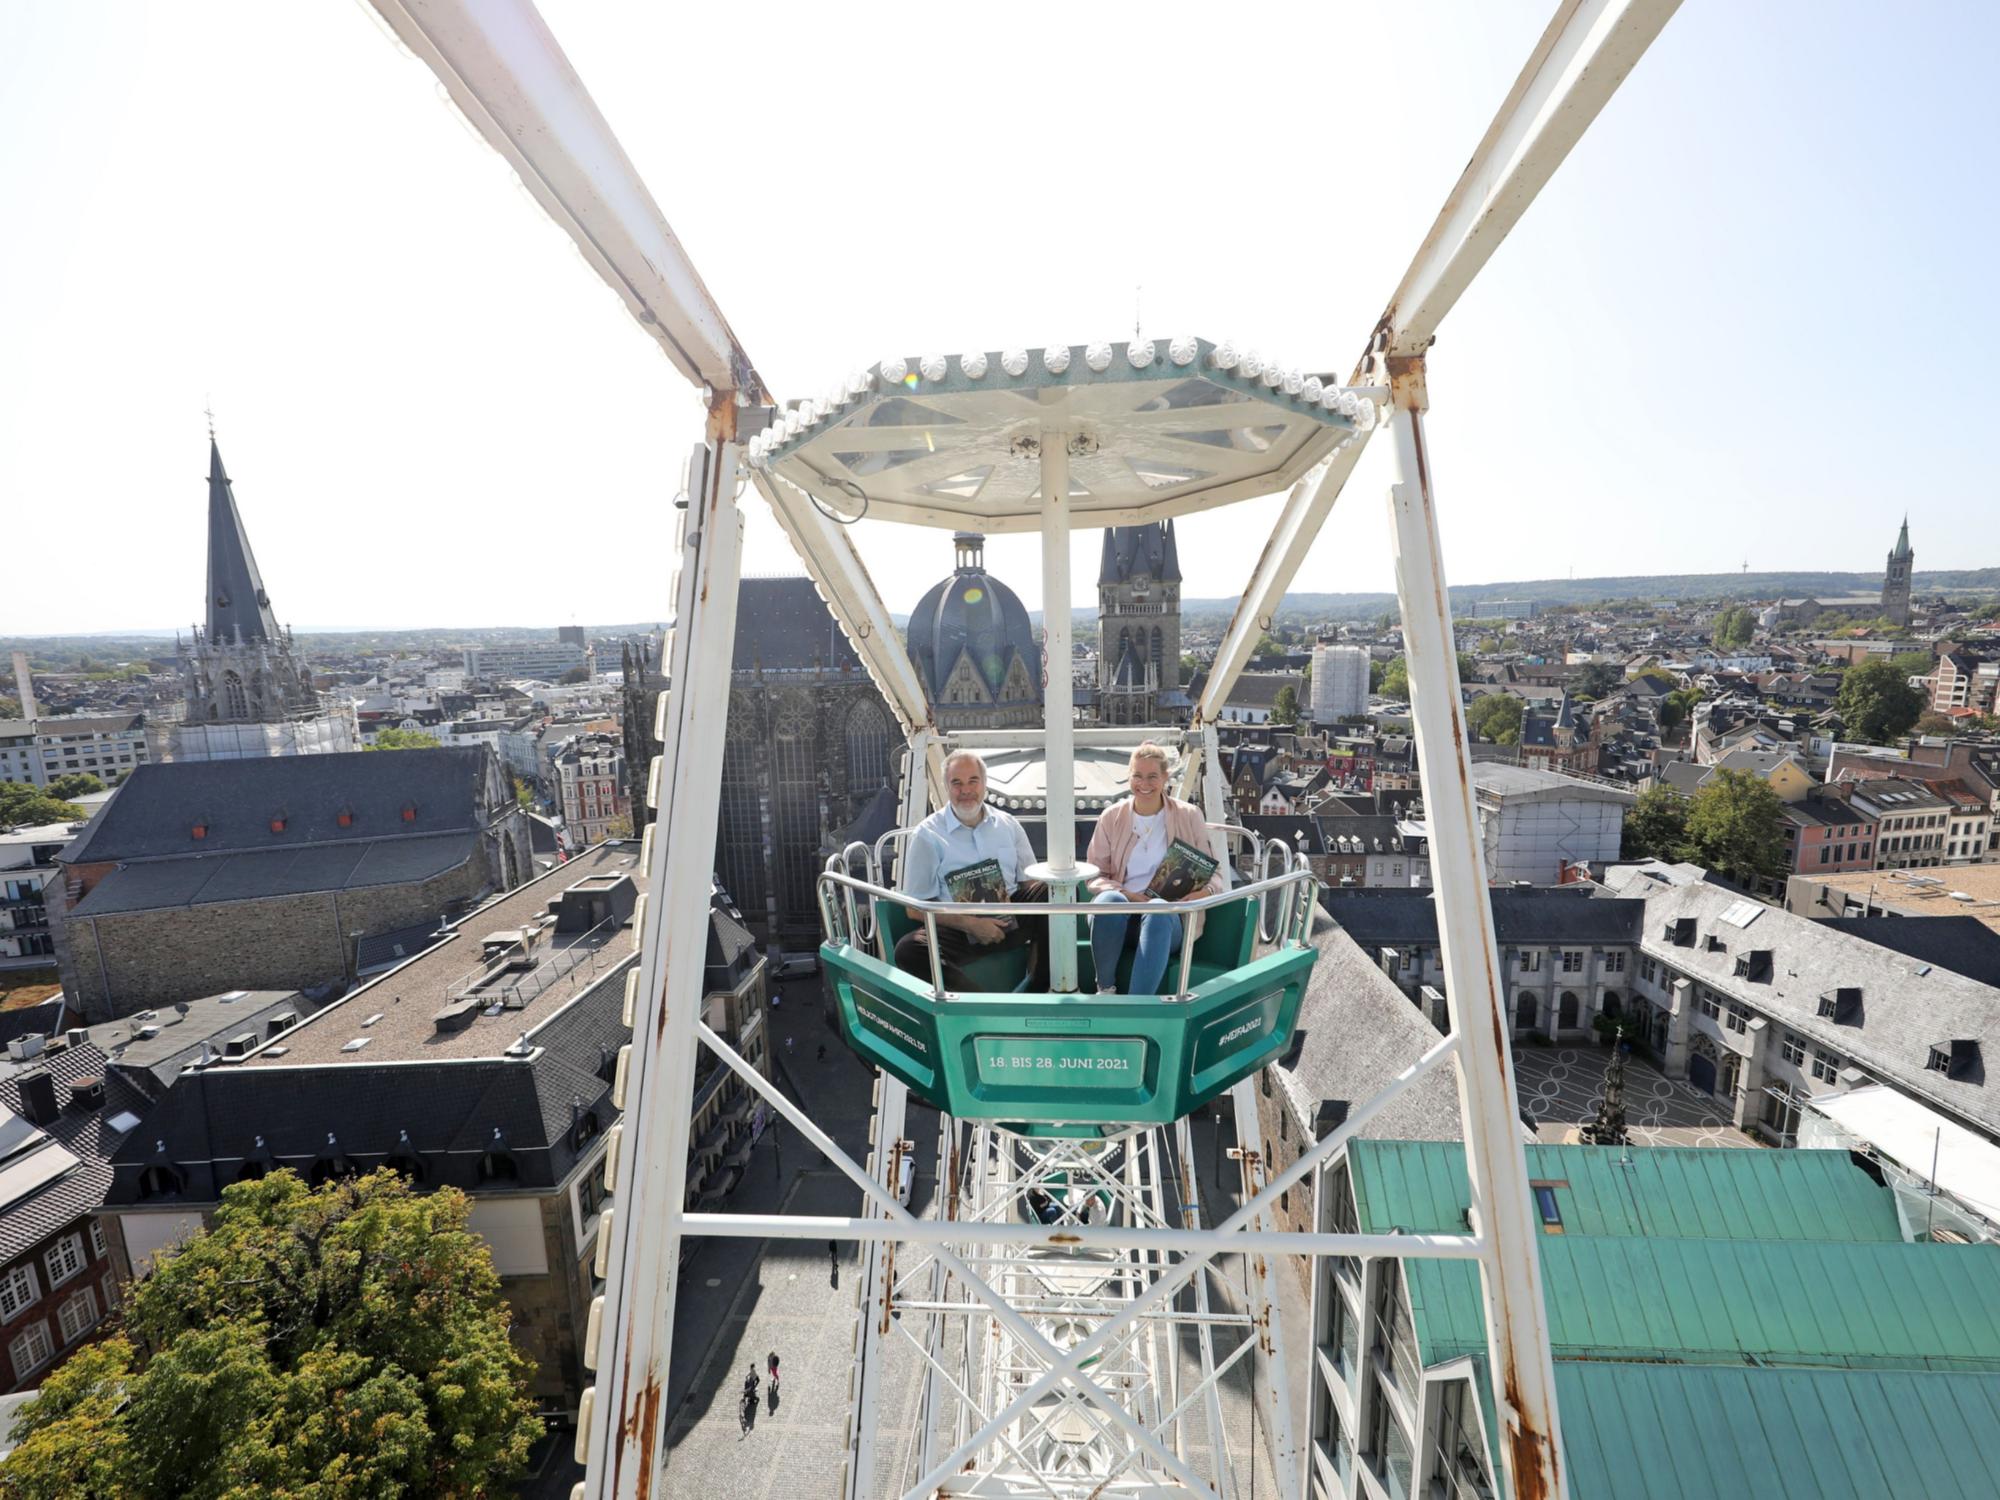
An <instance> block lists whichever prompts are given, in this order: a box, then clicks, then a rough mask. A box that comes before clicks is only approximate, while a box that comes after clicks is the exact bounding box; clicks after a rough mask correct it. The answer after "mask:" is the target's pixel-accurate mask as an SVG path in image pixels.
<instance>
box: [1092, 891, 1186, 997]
mask: <svg viewBox="0 0 2000 1500" xmlns="http://www.w3.org/2000/svg"><path fill="white" fill-rule="evenodd" d="M1090 904H1091V905H1092V906H1125V905H1128V904H1129V903H1128V902H1127V901H1126V899H1125V893H1124V892H1123V891H1100V892H1098V893H1097V895H1095V896H1093V897H1092V898H1091V903H1090ZM1134 926H1136V927H1137V928H1138V929H1139V932H1138V943H1139V952H1138V955H1137V956H1136V957H1135V958H1134V959H1133V960H1132V987H1131V988H1130V989H1129V990H1127V991H1126V992H1125V993H1127V994H1128V995H1157V994H1159V993H1160V981H1161V979H1163V978H1164V977H1165V976H1166V972H1167V960H1168V959H1170V958H1172V957H1173V956H1174V950H1175V949H1176V948H1178V947H1180V945H1181V917H1180V913H1179V912H1173V911H1154V912H1147V913H1146V914H1145V915H1144V916H1142V917H1140V918H1139V920H1138V922H1137V923H1134V922H1133V920H1132V918H1131V917H1130V916H1129V915H1126V916H1117V917H1113V916H1103V917H1092V918H1091V919H1090V957H1091V962H1092V963H1093V964H1094V965H1095V966H1096V968H1097V983H1098V986H1099V988H1103V987H1105V986H1112V987H1115V986H1116V985H1117V983H1118V959H1119V956H1120V955H1121V954H1123V953H1124V951H1125V947H1126V944H1127V942H1128V941H1129V940H1130V939H1131V937H1132V929H1133V927H1134Z"/></svg>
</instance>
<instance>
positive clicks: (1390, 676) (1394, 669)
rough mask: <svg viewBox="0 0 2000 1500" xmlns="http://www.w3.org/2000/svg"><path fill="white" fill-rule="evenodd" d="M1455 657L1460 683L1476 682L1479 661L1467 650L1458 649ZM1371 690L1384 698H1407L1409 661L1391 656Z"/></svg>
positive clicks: (1372, 675) (1408, 694)
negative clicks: (1379, 678)
mask: <svg viewBox="0 0 2000 1500" xmlns="http://www.w3.org/2000/svg"><path fill="white" fill-rule="evenodd" d="M1457 659H1458V680H1459V681H1460V682H1462V683H1463V682H1477V681H1478V680H1479V663H1478V662H1477V661H1475V660H1474V659H1473V657H1472V653H1471V652H1469V651H1460V652H1458V653H1457ZM1369 676H1370V678H1373V677H1374V671H1373V668H1372V667H1371V668H1370V671H1369ZM1371 691H1374V692H1378V693H1381V694H1382V695H1383V696H1384V697H1385V698H1408V697H1409V696H1410V664H1409V662H1408V661H1407V660H1405V659H1404V658H1403V657H1400V656H1398V657H1393V658H1391V660H1390V662H1389V664H1388V665H1387V666H1386V667H1384V668H1383V669H1382V677H1381V680H1380V681H1379V682H1377V683H1375V684H1374V685H1373V687H1372V689H1371Z"/></svg>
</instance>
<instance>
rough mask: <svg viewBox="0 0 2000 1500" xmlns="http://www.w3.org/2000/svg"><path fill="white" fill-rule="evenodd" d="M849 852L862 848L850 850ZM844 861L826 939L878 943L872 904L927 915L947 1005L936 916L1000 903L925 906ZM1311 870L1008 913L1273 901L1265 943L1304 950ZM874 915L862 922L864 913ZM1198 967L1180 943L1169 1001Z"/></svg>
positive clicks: (1181, 910) (829, 896)
mask: <svg viewBox="0 0 2000 1500" xmlns="http://www.w3.org/2000/svg"><path fill="white" fill-rule="evenodd" d="M849 847H850V849H851V848H853V847H856V846H853V845H850V846H849ZM844 859H845V853H844V852H843V854H841V855H835V856H833V857H832V858H830V859H829V860H828V862H827V863H828V868H827V869H826V870H825V871H823V872H822V873H821V874H820V877H819V888H818V896H819V909H820V926H821V930H822V931H823V932H824V933H825V935H826V941H827V942H829V943H833V944H836V945H842V946H848V947H862V946H865V945H866V944H868V943H871V942H872V941H873V940H874V936H875V931H876V928H875V916H874V903H875V902H877V901H889V902H893V903H894V904H896V905H897V906H900V907H902V908H903V909H904V910H906V911H908V912H910V913H911V914H912V915H915V916H918V917H921V918H922V919H923V923H924V931H925V933H926V935H927V936H928V938H929V942H928V944H927V946H928V948H929V950H930V964H931V998H932V999H933V1000H946V999H949V998H950V997H951V994H952V992H951V991H950V990H949V989H947V988H946V987H945V983H944V967H943V960H942V959H941V958H940V957H939V953H938V936H937V919H938V918H939V917H991V916H993V915H994V910H995V907H994V903H992V902H977V901H919V900H917V899H916V898H915V897H913V896H907V895H904V894H902V893H901V892H899V891H893V890H889V889H888V888H886V887H885V886H882V885H880V884H877V883H876V882H874V881H869V880H861V879H857V878H856V877H854V876H853V875H850V874H848V873H846V871H845V870H844V869H838V868H834V866H835V865H836V864H838V863H840V862H842V861H843V860H844ZM1318 883H1319V882H1318V881H1317V879H1315V877H1314V875H1313V872H1312V870H1311V869H1310V868H1308V867H1305V866H1300V867H1299V868H1297V869H1289V870H1287V871H1285V872H1284V873H1283V874H1280V875H1277V876H1273V877H1271V878H1269V879H1264V880H1257V881H1253V882H1251V883H1250V884H1249V885H1242V886H1237V887H1235V888H1233V889H1230V890H1224V891H1218V892H1216V893H1215V894H1214V895H1212V896H1196V897H1193V898H1191V899H1189V900H1186V901H1135V902H1131V903H1130V904H1128V905H1124V906H1121V907H1119V908H1118V910H1117V911H1116V912H1115V913H1107V912H1106V910H1105V908H1104V907H1102V906H1100V905H1097V904H1096V903H1094V902H1090V901H1021V902H1013V903H1010V904H1009V905H1008V906H1007V908H1006V914H1007V915H1008V916H1010V917H1034V916H1041V917H1102V916H1106V915H1116V916H1120V917H1129V916H1141V917H1143V916H1145V915H1146V914H1147V913H1149V912H1171V913H1173V914H1175V915H1184V914H1186V913H1189V912H1204V911H1212V910H1214V909H1215V908H1217V907H1220V906H1226V905H1228V904H1229V903H1231V902H1234V901H1255V902H1257V903H1258V910H1259V912H1260V913H1261V912H1262V910H1263V908H1264V904H1265V903H1266V902H1267V901H1275V903H1276V905H1277V909H1278V918H1277V921H1276V923H1275V924H1274V926H1273V928H1272V935H1271V936H1270V937H1268V938H1264V941H1265V942H1266V943H1268V944H1272V945H1275V946H1278V947H1285V948H1302V947H1304V946H1306V944H1307V942H1308V941H1309V935H1310V933H1311V931H1312V918H1313V911H1314V909H1315V899H1314V891H1315V888H1316V887H1317V885H1318ZM864 909H866V911H867V913H868V915H867V917H866V919H865V921H864V918H863V916H862V912H863V910H864ZM1258 925H1259V935H1260V936H1262V932H1263V922H1262V919H1261V916H1260V918H1259V924H1258ZM1193 962H1194V944H1193V943H1192V942H1186V941H1184V942H1182V943H1181V945H1180V982H1179V985H1178V987H1177V988H1176V989H1175V991H1174V993H1173V994H1172V995H1171V996H1163V997H1162V998H1164V999H1172V1000H1185V999H1187V998H1188V994H1189V990H1188V974H1189V970H1190V967H1191V965H1192V964H1193Z"/></svg>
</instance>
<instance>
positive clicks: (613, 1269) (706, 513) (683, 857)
mask: <svg viewBox="0 0 2000 1500" xmlns="http://www.w3.org/2000/svg"><path fill="white" fill-rule="evenodd" d="M727 410H728V409H727V408H726V407H725V408H724V409H723V411H724V413H725V415H726V413H727ZM697 451H698V452H700V453H702V454H703V455H704V457H705V460H706V461H705V462H704V463H702V465H701V467H702V482H701V483H700V484H699V485H691V486H690V487H689V495H688V508H687V509H686V510H685V511H682V512H680V525H681V527H682V549H681V557H680V568H679V576H678V579H677V582H678V585H679V586H678V588H677V589H676V590H675V614H674V630H673V641H672V644H671V646H670V648H669V655H668V661H669V664H670V665H669V670H670V672H671V674H672V678H671V680H672V682H673V688H672V690H671V692H669V693H668V694H667V696H666V700H665V702H664V704H663V706H662V717H663V718H665V719H666V721H667V725H666V727H667V733H666V734H665V735H664V736H663V737H662V738H663V740H664V745H663V748H662V751H661V759H662V760H663V761H664V762H665V764H664V765H662V766H661V767H659V768H658V769H659V773H660V774H659V777H658V779H657V780H656V781H655V782H654V785H656V786H657V787H658V788H659V789H660V798H659V806H658V813H657V817H656V820H655V822H654V824H653V827H652V828H651V829H650V830H648V837H649V840H650V842H651V846H652V859H651V863H650V864H649V865H648V866H647V871H646V876H647V891H646V896H645V916H644V919H643V922H642V924H641V926H640V928H639V930H638V932H637V940H638V943H639V949H640V959H639V967H638V969H637V971H636V977H637V987H636V989H635V991H634V992H633V993H634V1003H633V1005H632V1042H631V1056H630V1058H629V1059H627V1061H626V1064H625V1068H624V1072H625V1075H626V1077H627V1079H628V1082H627V1085H626V1092H625V1095H624V1097H623V1100H622V1104H623V1110H624V1113H623V1118H622V1119H621V1120H620V1121H619V1122H618V1123H617V1124H616V1125H614V1126H613V1127H612V1130H613V1132H615V1136H614V1146H613V1150H615V1152H616V1158H617V1167H616V1175H615V1177H613V1178H611V1180H610V1181H609V1182H608V1183H607V1186H609V1187H610V1189H611V1191H612V1195H613V1200H612V1209H611V1211H610V1212H608V1213H607V1214H606V1216H605V1217H606V1223H605V1227H604V1229H603V1230H602V1231H601V1232H602V1233H603V1234H605V1235H607V1236H608V1237H609V1239H610V1244H609V1247H608V1262H607V1264H606V1268H605V1283H604V1293H603V1297H602V1299H601V1306H600V1307H599V1308H598V1316H597V1317H596V1318H594V1319H593V1320H592V1321H593V1322H595V1323H596V1325H597V1328H598V1335H597V1341H596V1346H595V1347H594V1348H592V1349H590V1350H589V1351H587V1358H588V1362H589V1363H590V1365H591V1367H592V1368H593V1369H594V1370H595V1371H596V1372H597V1384H596V1386H595V1387H593V1388H591V1389H590V1390H587V1391H586V1392H585V1393H584V1407H585V1410H583V1411H582V1412H580V1413H579V1418H578V1430H577V1457H578V1459H579V1460H580V1461H581V1462H583V1463H584V1464H586V1465H587V1468H588V1477H587V1479H586V1480H585V1483H584V1494H585V1495H587V1496H588V1497H590V1500H634V1497H637V1496H640V1495H645V1494H654V1495H658V1494H663V1493H665V1488H664V1486H663V1484H662V1482H661V1479H662V1474H663V1471H664V1468H665V1464H666V1424H667V1420H668V1417H669V1415H670V1413H669V1412H668V1411H667V1406H666V1398H667V1372H668V1369H669V1363H670V1358H669V1355H670V1351H671V1349H672V1347H673V1337H674V1296H675V1293H676V1291H677V1289H678V1283H679V1275H680V1242H681V1236H682V1234H683V1232H684V1231H683V1229H682V1225H681V1209H682V1204H683V1202H684V1200H685V1196H686V1188H687V1154H688V1128H689V1113H690V1110H691V1108H692V1106H693V1102H694V1063H695V1051H696V1047H697V1043H696V1040H695V1035H696V1033H695V1028H696V1026H697V1024H698V1023H699V1021H700V1014H699V1011H700V1006H701V994H702V966H703V963H704V962H705V959H704V955H705V954H706V952H707V947H708V920H709V903H708V892H709V886H710V883H711V879H712V877H711V873H710V872H711V871H712V870H713V868H714V863H715V809H716V804H717V801H718V799H719V798H720V796H721V788H722V744H723V734H722V725H723V721H724V719H725V718H726V717H727V714H728V708H729V661H730V651H729V642H730V640H731V639H732V638H733V637H734V635H735V633H736V586H737V580H738V577H739V576H740V574H741V571H742V561H743V517H742V515H741V513H740V512H739V511H738V510H737V508H736V502H735V499H734V495H735V491H736V455H737V449H736V445H735V444H734V443H732V442H721V443H715V444H713V445H710V446H708V447H707V448H706V449H705V450H697ZM609 1154H610V1153H607V1155H609Z"/></svg>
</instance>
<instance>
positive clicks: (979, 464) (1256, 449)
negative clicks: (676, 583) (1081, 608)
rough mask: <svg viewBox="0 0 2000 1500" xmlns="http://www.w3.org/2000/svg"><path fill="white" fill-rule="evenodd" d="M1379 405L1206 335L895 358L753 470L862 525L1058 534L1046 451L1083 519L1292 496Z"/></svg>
mask: <svg viewBox="0 0 2000 1500" xmlns="http://www.w3.org/2000/svg"><path fill="white" fill-rule="evenodd" d="M1374 419H1375V410H1374V406H1373V403H1372V402H1371V401H1370V400H1369V399H1368V397H1366V396H1363V395H1357V394H1356V393H1353V392H1348V391H1342V390H1341V389H1339V388H1338V387H1335V386H1326V385H1323V384H1322V382H1321V381H1320V380H1319V379H1317V378H1315V377H1306V376H1301V375H1299V374H1298V373H1296V372H1294V371H1287V370H1283V369H1273V368H1267V367H1266V366H1265V365H1264V364H1263V363H1262V362H1261V361H1259V360H1258V359H1257V357H1256V356H1255V355H1239V354H1237V352H1236V351H1235V350H1234V349H1233V348H1232V347H1231V346H1230V345H1228V344H1220V345H1217V344H1210V343H1208V342H1206V341H1205V340H1202V339H1195V338H1186V339H1175V340H1172V341H1171V342H1167V341H1160V342H1154V341H1149V340H1141V341H1139V342H1136V343H1125V344H1110V343H1105V344H1087V345H1086V344H1073V345H1060V344H1057V345H1050V346H1048V347H1047V348H1045V349H1014V350H1004V351H998V352H991V353H984V354H981V353H973V354H965V355H959V356H955V357H952V358H946V357H945V356H943V355H926V356H924V357H923V358H921V359H915V360H910V359H891V360H885V361H883V362H882V363H881V364H879V365H876V366H874V367H873V368H871V369H869V370H867V371H865V372H862V373H860V374H857V375H855V376H854V377H853V378H852V379H850V380H849V381H848V382H847V383H846V384H845V385H844V386H842V387H840V388H839V389H838V390H837V391H834V392H830V393H829V394H828V395H827V396H826V397H825V398H823V399H822V400H818V401H808V402H804V403H801V404H800V405H799V406H798V407H796V408H794V409H793V410H791V411H789V412H787V413H786V414H785V415H784V416H783V418H782V419H781V420H780V421H779V422H778V423H777V424H776V425H774V426H773V427H772V428H771V429H770V430H769V431H768V432H765V433H763V434H760V435H759V436H758V438H757V439H755V440H754V441H753V442H752V443H751V446H750V462H751V463H752V464H753V465H754V466H755V467H757V468H759V469H761V470H763V471H764V472H765V473H767V474H770V475H775V476H777V477H778V478H779V479H782V480H785V481H789V482H790V483H792V484H794V485H797V486H798V487H799V488H800V489H803V490H805V491H807V492H808V493H810V494H812V495H814V496H815V497H816V498H817V499H818V500H819V501H820V503H821V504H822V505H824V506H826V507H828V508H830V509H832V510H834V511H836V512H838V513H840V514H842V515H845V516H859V515H861V514H862V513H863V512H864V510H865V513H866V514H868V515H869V516H871V517H874V518H876V519H882V520H894V521H903V522H907V523H914V524H917V525H926V526H949V527H953V528H960V527H967V528H971V529H976V530H979V531H985V532H1003V531H1036V530H1039V529H1040V527H1041V482H1042V469H1041V442H1042V434H1043V432H1044V431H1045V430H1047V431H1053V432H1060V433H1063V434H1065V435H1066V441H1067V444H1068V448H1069V453H1070V465H1069V475H1070V497H1071V501H1072V518H1073V520H1074V521H1076V522H1077V523H1079V524H1083V525H1099V526H1111V525H1130V524H1134V523H1136V522H1140V521H1148V520H1161V519H1164V518H1166V517H1168V516H1175V515H1184V514H1187V513H1188V512H1191V511H1198V510H1204V509H1207V508H1208V507H1210V506H1214V505H1221V504H1224V503H1227V502H1229V501H1232V500H1240V499H1247V498H1250V497H1253V496H1257V495H1267V494H1271V493H1273V492H1275V491H1277V490H1281V489H1285V488H1287V487H1288V486H1290V485H1291V484H1292V483H1293V482H1294V481H1296V480H1297V479H1298V478H1299V477H1300V476H1301V475H1303V474H1304V473H1306V472H1307V471H1308V470H1309V469H1311V468H1312V466H1313V465H1314V464H1316V463H1318V462H1319V461H1320V460H1322V459H1324V458H1325V457H1326V456H1327V455H1328V454H1330V453H1332V452H1333V451H1334V449H1335V448H1336V447H1339V446H1341V445H1342V444H1343V443H1345V442H1348V441H1350V440H1351V439H1352V438H1353V436H1354V435H1355V434H1356V433H1358V432H1363V431H1366V430H1367V429H1368V428H1370V427H1372V426H1373V425H1374Z"/></svg>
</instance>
